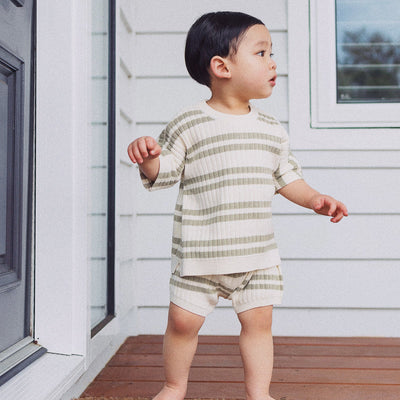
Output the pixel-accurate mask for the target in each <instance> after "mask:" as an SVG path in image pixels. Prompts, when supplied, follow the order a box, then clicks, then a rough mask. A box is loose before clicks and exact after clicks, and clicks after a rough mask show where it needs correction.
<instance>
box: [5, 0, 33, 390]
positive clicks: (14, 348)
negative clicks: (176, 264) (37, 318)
mask: <svg viewBox="0 0 400 400" xmlns="http://www.w3.org/2000/svg"><path fill="white" fill-rule="evenodd" d="M33 1H34V0H0V384H1V383H2V380H3V381H4V377H8V378H9V377H10V371H12V370H13V369H14V367H15V366H16V365H17V364H18V363H16V362H14V361H13V357H14V356H15V354H17V353H19V356H18V357H17V359H18V360H19V361H21V359H26V357H24V356H22V355H21V354H22V353H21V351H23V353H24V354H25V355H28V356H29V355H30V353H31V352H30V350H27V346H29V345H31V344H32V328H31V327H32V318H31V317H32V315H31V314H32V313H31V304H32V298H31V281H32V257H31V251H30V250H31V246H32V198H33V196H32V193H33V184H32V177H33V173H32V170H33V162H32V159H33V157H32V154H33V149H32V144H33V140H32V138H33V125H34V124H33V121H34V119H33V116H34V110H33V106H34V101H33V100H34V96H33V95H34V90H33V85H32V83H33V78H32V58H33V57H32V55H33V54H32V47H33V46H32V31H33V29H32V28H33V26H32V21H33V11H34V5H33ZM34 350H35V348H34V347H32V352H34ZM2 377H3V379H2Z"/></svg>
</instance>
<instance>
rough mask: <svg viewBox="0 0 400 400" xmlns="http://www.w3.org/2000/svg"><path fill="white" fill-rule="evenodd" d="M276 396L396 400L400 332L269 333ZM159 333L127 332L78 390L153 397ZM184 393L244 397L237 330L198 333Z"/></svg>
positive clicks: (158, 377) (158, 383)
mask: <svg viewBox="0 0 400 400" xmlns="http://www.w3.org/2000/svg"><path fill="white" fill-rule="evenodd" d="M274 344H275V361H274V373H273V377H272V385H271V395H272V396H273V397H274V398H275V399H277V400H279V399H281V400H400V339H397V338H386V339H383V338H317V337H310V338H302V337H275V338H274ZM161 353H162V336H137V337H130V338H128V339H127V340H126V341H125V343H124V344H123V345H122V346H121V348H120V349H119V350H118V352H117V353H116V354H115V355H114V357H113V358H112V359H111V360H110V362H109V363H108V364H107V366H106V367H105V368H104V369H103V371H102V372H101V373H100V374H99V375H98V376H97V378H96V379H95V380H94V381H93V382H92V384H91V385H90V386H89V387H88V388H87V389H86V391H85V392H84V393H83V395H82V398H85V397H95V396H98V397H102V396H104V397H107V396H109V397H113V398H119V397H120V398H124V397H132V398H136V397H141V398H151V397H152V396H154V395H155V394H156V393H157V392H158V391H159V390H160V388H161V387H162V383H163V369H162V354H161ZM186 398H187V399H196V398H197V399H199V398H201V399H244V398H245V393H244V384H243V370H242V362H241V359H240V355H239V348H238V338H237V337H231V336H201V337H200V339H199V346H198V350H197V353H196V356H195V359H194V361H193V365H192V369H191V374H190V382H189V388H188V393H187V396H186Z"/></svg>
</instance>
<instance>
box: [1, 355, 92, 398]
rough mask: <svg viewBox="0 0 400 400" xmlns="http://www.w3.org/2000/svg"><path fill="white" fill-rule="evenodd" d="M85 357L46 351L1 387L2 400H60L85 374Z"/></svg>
mask: <svg viewBox="0 0 400 400" xmlns="http://www.w3.org/2000/svg"><path fill="white" fill-rule="evenodd" d="M84 370H85V364H84V357H83V356H65V355H60V354H50V353H47V354H45V355H44V356H42V357H41V358H39V359H38V360H37V361H35V362H34V363H33V364H32V365H30V366H29V367H27V368H25V369H24V370H23V371H22V372H20V373H19V374H18V375H16V376H15V377H14V378H12V379H11V380H9V381H8V382H6V383H5V384H4V385H3V386H1V387H0V398H1V399H2V400H15V399H18V400H32V399H35V400H58V399H59V398H60V397H61V396H62V395H63V393H65V392H66V391H67V390H68V389H69V388H70V387H71V386H72V385H73V384H74V383H75V382H76V381H77V380H78V378H79V377H80V376H81V375H82V374H83V372H84Z"/></svg>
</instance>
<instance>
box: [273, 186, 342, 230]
mask: <svg viewBox="0 0 400 400" xmlns="http://www.w3.org/2000/svg"><path fill="white" fill-rule="evenodd" d="M278 193H279V194H281V195H282V196H284V197H286V198H287V199H288V200H290V201H292V202H293V203H296V204H298V205H300V206H302V207H306V208H311V209H312V210H314V211H315V212H316V213H317V214H321V215H329V216H330V217H332V218H331V221H332V222H339V221H340V220H341V219H342V218H343V217H344V216H346V217H347V216H348V212H347V208H346V206H345V205H344V204H343V203H341V202H340V201H338V200H336V199H334V198H333V197H331V196H327V195H325V194H321V193H319V192H317V191H316V190H314V189H313V188H312V187H310V186H309V185H308V184H307V183H306V182H305V181H304V180H303V179H298V180H296V181H294V182H292V183H289V184H288V185H286V186H284V187H283V188H281V189H280V190H279V191H278Z"/></svg>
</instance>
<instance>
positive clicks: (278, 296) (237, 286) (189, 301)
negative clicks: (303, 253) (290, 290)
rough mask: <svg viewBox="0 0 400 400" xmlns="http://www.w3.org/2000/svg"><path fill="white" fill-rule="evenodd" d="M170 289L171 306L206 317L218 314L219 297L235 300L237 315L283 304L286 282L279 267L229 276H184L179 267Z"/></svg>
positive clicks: (233, 301) (234, 306)
mask: <svg viewBox="0 0 400 400" xmlns="http://www.w3.org/2000/svg"><path fill="white" fill-rule="evenodd" d="M169 288H170V301H171V303H174V304H175V305H177V306H179V307H181V308H183V309H185V310H187V311H190V312H192V313H194V314H198V315H201V316H203V317H205V316H207V315H208V314H209V313H211V312H212V311H213V310H214V308H215V306H216V305H217V303H218V298H219V297H223V298H225V299H229V300H232V306H233V308H234V310H235V312H236V313H237V314H239V313H241V312H243V311H247V310H250V309H252V308H256V307H262V306H269V305H273V304H280V303H281V302H282V295H283V278H282V274H281V270H280V267H279V266H276V267H271V268H266V269H260V270H255V271H250V272H241V273H235V274H227V275H202V276H180V271H179V265H178V266H177V268H176V269H175V271H174V272H173V273H172V275H171V279H170V285H169Z"/></svg>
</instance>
